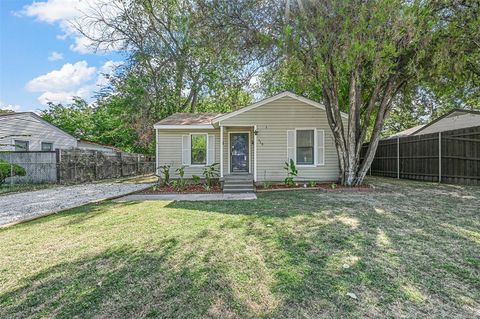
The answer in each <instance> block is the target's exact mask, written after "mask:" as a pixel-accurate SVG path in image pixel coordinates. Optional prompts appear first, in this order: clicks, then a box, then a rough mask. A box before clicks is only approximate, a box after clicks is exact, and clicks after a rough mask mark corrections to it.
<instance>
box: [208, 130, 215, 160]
mask: <svg viewBox="0 0 480 319" xmlns="http://www.w3.org/2000/svg"><path fill="white" fill-rule="evenodd" d="M207 148H208V150H207V165H212V164H213V163H215V135H213V134H208V142H207Z"/></svg>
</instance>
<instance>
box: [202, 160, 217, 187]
mask: <svg viewBox="0 0 480 319" xmlns="http://www.w3.org/2000/svg"><path fill="white" fill-rule="evenodd" d="M218 165H219V164H218V163H213V164H212V165H208V166H207V167H205V168H204V169H203V176H205V183H206V184H207V185H208V186H209V187H210V186H212V179H214V178H217V177H218V176H219V172H218V168H217V166H218Z"/></svg>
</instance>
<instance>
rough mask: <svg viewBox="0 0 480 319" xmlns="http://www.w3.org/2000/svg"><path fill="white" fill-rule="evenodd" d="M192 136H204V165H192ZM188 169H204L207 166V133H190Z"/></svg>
mask: <svg viewBox="0 0 480 319" xmlns="http://www.w3.org/2000/svg"><path fill="white" fill-rule="evenodd" d="M193 135H203V136H205V164H194V163H193V161H192V160H193V152H192V150H193V143H192V137H193ZM189 137H190V165H189V166H190V167H205V166H207V165H208V133H190V134H189Z"/></svg>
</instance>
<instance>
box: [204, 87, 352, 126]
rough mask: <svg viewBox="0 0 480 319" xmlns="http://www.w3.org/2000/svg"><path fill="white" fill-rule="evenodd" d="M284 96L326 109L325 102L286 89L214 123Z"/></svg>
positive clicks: (226, 115)
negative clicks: (321, 102)
mask: <svg viewBox="0 0 480 319" xmlns="http://www.w3.org/2000/svg"><path fill="white" fill-rule="evenodd" d="M283 97H290V98H292V99H296V100H298V101H301V102H304V103H306V104H309V105H311V106H314V107H316V108H319V109H321V110H325V106H324V105H323V104H320V103H318V102H315V101H313V100H310V99H307V98H306V97H303V96H300V95H297V94H295V93H292V92H289V91H284V92H281V93H278V94H277V95H274V96H272V97H269V98H266V99H263V100H261V101H258V102H256V103H253V104H251V105H249V106H245V107H242V108H241V109H238V110H236V111H234V112H230V113H227V114H224V115H222V116H219V117H217V118H215V119H214V120H213V122H212V123H213V124H215V123H218V122H221V121H223V120H226V119H229V118H231V117H234V116H236V115H239V114H242V113H244V112H248V111H250V110H253V109H255V108H257V107H259V106H262V105H264V104H267V103H270V102H273V101H275V100H278V99H281V98H283ZM340 113H341V115H342V117H344V118H348V115H347V114H346V113H343V112H340Z"/></svg>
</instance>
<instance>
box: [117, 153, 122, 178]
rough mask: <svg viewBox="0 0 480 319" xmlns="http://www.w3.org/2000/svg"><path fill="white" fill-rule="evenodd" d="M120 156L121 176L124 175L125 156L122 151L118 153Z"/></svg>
mask: <svg viewBox="0 0 480 319" xmlns="http://www.w3.org/2000/svg"><path fill="white" fill-rule="evenodd" d="M118 155H119V157H120V177H123V156H122V152H120V153H118Z"/></svg>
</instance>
